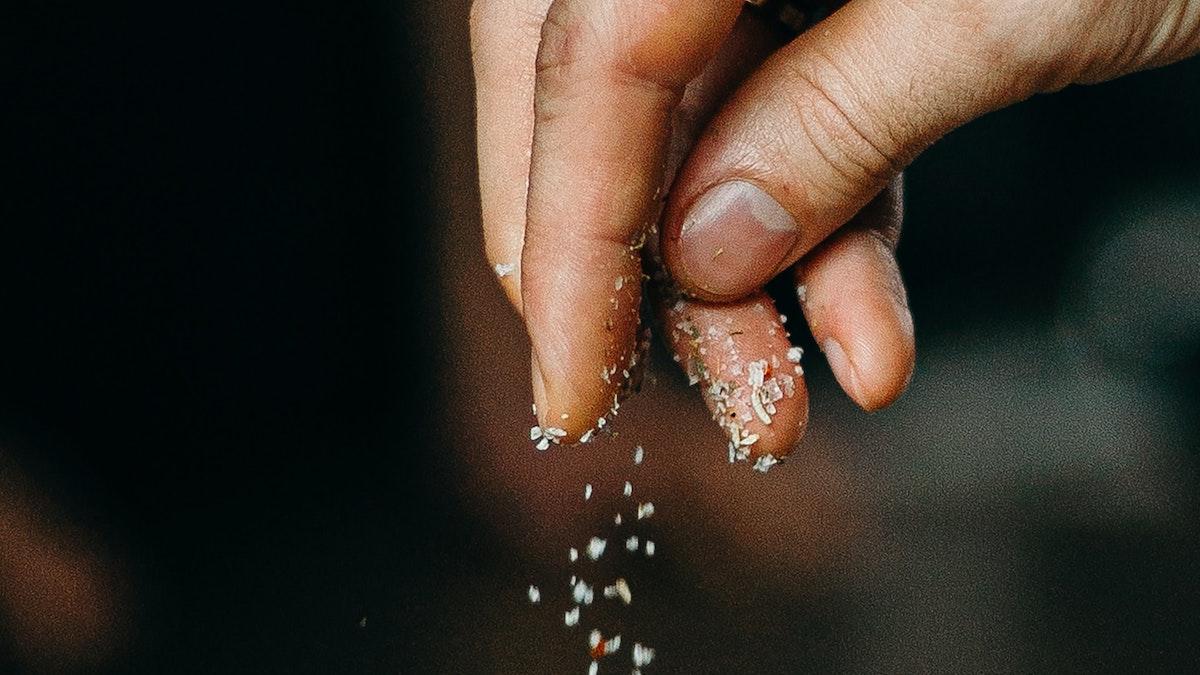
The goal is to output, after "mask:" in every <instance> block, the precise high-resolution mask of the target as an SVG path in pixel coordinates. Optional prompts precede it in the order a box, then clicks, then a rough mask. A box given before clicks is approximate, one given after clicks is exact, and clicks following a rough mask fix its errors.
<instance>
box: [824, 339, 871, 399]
mask: <svg viewBox="0 0 1200 675" xmlns="http://www.w3.org/2000/svg"><path fill="white" fill-rule="evenodd" d="M821 351H823V352H825V360H826V361H828V362H829V369H830V370H832V371H833V376H834V377H835V378H837V381H838V384H840V385H841V386H842V389H844V390H846V393H847V394H849V395H850V398H852V399H854V402H855V403H859V404H860V405H861V402H862V401H864V400H865V399H864V398H863V396H862V394H863V392H862V385H861V384H860V383H859V381H858V374H857V373H855V372H854V366H853V365H852V364H851V363H850V359H849V357H847V356H846V350H844V349H842V345H841V344H839V343H838V341H837V340H834V339H833V338H826V339H825V341H824V342H822V343H821Z"/></svg>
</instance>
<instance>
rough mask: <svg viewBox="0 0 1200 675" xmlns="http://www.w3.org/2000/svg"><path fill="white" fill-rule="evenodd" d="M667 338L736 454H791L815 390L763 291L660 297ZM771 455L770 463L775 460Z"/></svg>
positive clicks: (734, 457)
mask: <svg viewBox="0 0 1200 675" xmlns="http://www.w3.org/2000/svg"><path fill="white" fill-rule="evenodd" d="M660 312H661V314H662V316H663V321H662V323H663V325H664V328H665V330H666V332H667V335H666V337H667V341H668V343H669V344H670V346H671V348H672V349H673V351H674V352H675V354H676V360H677V361H679V363H680V365H681V366H682V367H683V369H684V372H685V373H686V374H687V376H688V380H689V383H690V384H695V385H699V386H700V388H701V393H702V394H703V395H704V400H705V404H706V405H707V406H708V408H709V411H710V412H711V413H712V416H713V420H714V421H715V422H716V423H717V424H718V426H720V427H721V429H722V430H723V431H724V432H725V435H726V436H727V438H728V445H729V448H728V450H729V453H728V454H729V461H730V462H731V463H733V462H738V461H748V462H750V463H752V464H754V465H755V466H756V467H758V466H760V464H759V462H758V460H759V459H760V458H765V457H767V456H768V455H769V456H770V457H771V458H772V460H773V459H781V458H783V457H786V456H787V455H789V454H791V453H792V451H793V450H794V449H795V447H796V445H797V443H798V442H799V441H800V439H801V437H802V436H803V435H804V431H805V427H806V424H807V420H808V392H807V390H806V388H805V386H804V378H803V372H804V371H803V369H802V368H801V367H800V365H799V363H798V362H799V351H798V350H795V349H794V348H793V347H792V346H791V344H790V342H789V341H788V336H787V331H786V330H785V329H784V327H783V324H782V322H781V318H780V316H779V313H778V312H777V311H776V310H775V307H774V304H773V303H772V302H771V299H770V298H769V297H768V296H767V295H765V294H762V293H759V294H755V295H753V296H751V297H748V298H746V299H744V300H742V301H739V302H735V303H730V304H720V305H718V304H712V303H705V302H701V301H698V300H692V299H687V298H676V299H674V300H670V301H661V302H660ZM770 463H772V462H771V461H770V460H768V461H767V462H766V463H765V464H762V465H761V466H764V468H769V466H770Z"/></svg>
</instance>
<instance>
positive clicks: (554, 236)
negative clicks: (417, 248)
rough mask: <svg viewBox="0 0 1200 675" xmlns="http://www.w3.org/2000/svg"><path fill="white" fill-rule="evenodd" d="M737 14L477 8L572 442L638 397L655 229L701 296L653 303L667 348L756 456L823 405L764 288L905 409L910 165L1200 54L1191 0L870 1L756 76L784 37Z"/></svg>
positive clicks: (785, 446)
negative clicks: (976, 126)
mask: <svg viewBox="0 0 1200 675" xmlns="http://www.w3.org/2000/svg"><path fill="white" fill-rule="evenodd" d="M742 4H743V3H742V2H741V1H740V0H718V1H714V2H704V3H697V2H694V1H693V0H654V1H650V0H613V1H610V2H600V1H598V0H557V1H556V2H551V1H550V0H477V3H476V5H475V8H474V10H473V13H472V20H473V25H472V33H473V42H474V50H475V63H476V73H477V81H478V105H479V143H480V171H481V187H482V190H481V192H482V200H483V212H484V228H485V235H486V239H487V248H488V256H489V259H490V260H491V261H492V262H493V263H494V264H497V265H513V266H514V268H513V270H512V273H511V274H508V275H506V276H503V277H502V279H501V282H502V284H503V285H504V288H505V291H506V293H507V294H508V296H509V298H510V300H511V301H512V302H513V304H514V306H515V307H517V309H518V311H520V312H522V314H523V316H524V318H525V321H526V325H527V327H528V330H529V333H530V337H531V341H532V346H533V354H534V363H533V368H532V371H533V380H534V396H535V401H536V402H537V409H538V415H539V423H540V425H541V426H542V427H545V428H554V429H561V432H556V433H555V440H563V441H571V440H575V439H578V438H580V437H581V436H585V435H587V433H588V431H589V430H590V429H592V428H593V427H594V426H596V424H597V420H598V419H599V418H601V417H602V416H603V415H605V414H606V413H607V412H608V411H609V409H610V408H611V407H612V406H613V402H614V396H615V395H616V394H617V392H618V391H619V389H620V388H621V386H622V385H623V384H625V383H626V382H627V379H628V378H627V377H626V376H625V375H624V373H625V371H627V370H629V369H630V362H631V361H632V360H634V358H635V354H636V353H637V346H636V343H637V341H638V335H639V313H638V308H639V305H640V301H641V283H639V282H640V280H641V278H642V277H641V264H642V261H641V255H640V244H641V242H642V241H643V240H644V239H645V237H646V235H647V233H650V235H651V244H652V245H653V243H654V240H655V239H656V238H657V237H655V236H654V231H653V225H654V224H655V223H657V222H659V218H660V215H661V219H662V220H661V222H662V232H661V257H662V259H663V260H664V261H665V265H666V267H667V269H668V270H669V271H670V273H671V277H672V279H673V280H674V282H675V283H677V284H678V286H679V287H680V288H681V289H682V290H683V291H685V292H686V294H687V295H686V296H681V295H678V294H676V293H674V292H672V291H671V290H670V289H669V288H668V289H667V290H666V292H665V293H663V294H661V295H664V296H665V297H660V298H658V299H657V301H656V302H657V303H658V314H659V315H660V317H661V318H662V319H663V324H664V331H665V332H666V337H667V339H668V342H669V344H670V345H671V346H672V348H673V349H674V350H675V351H676V354H677V356H678V358H679V360H680V361H681V362H682V363H685V364H688V367H689V369H690V371H691V372H692V373H693V374H695V375H697V376H698V377H699V378H700V379H702V380H704V382H705V386H704V388H705V391H706V393H707V394H708V396H707V399H708V403H709V406H710V408H713V409H714V412H715V413H720V418H721V419H722V420H724V421H725V422H726V424H725V425H724V426H725V427H726V429H727V431H732V433H734V434H735V435H736V436H737V437H738V438H739V439H740V438H744V437H746V436H751V437H756V438H757V443H755V444H754V445H753V446H750V448H751V452H752V453H753V454H755V455H763V454H768V453H769V454H774V455H782V454H786V452H787V451H788V450H789V449H790V448H791V446H792V445H793V444H794V442H795V440H796V439H797V438H798V436H799V434H800V432H801V429H802V425H803V422H804V419H805V418H806V415H807V396H806V394H805V393H804V388H803V382H802V380H801V379H800V377H799V373H798V372H796V371H794V370H792V364H791V363H788V359H787V357H788V355H789V352H788V349H789V347H790V345H789V344H788V341H787V338H786V335H785V333H784V330H783V326H782V325H781V324H780V322H779V318H778V315H777V313H776V312H775V310H774V307H773V305H772V304H771V303H770V301H769V299H767V298H766V296H765V295H763V294H762V293H761V292H760V291H759V290H758V289H760V288H761V286H762V285H763V284H764V283H765V282H766V281H768V280H769V279H771V278H773V277H774V276H776V275H778V274H782V273H784V272H788V273H790V274H793V275H795V278H796V281H797V285H798V286H799V287H802V288H804V289H805V296H806V297H804V298H802V305H803V307H804V311H805V318H806V319H807V321H808V323H809V325H810V328H811V329H812V331H813V334H814V337H815V338H816V339H817V341H818V343H819V344H821V345H822V346H823V348H824V350H825V351H826V354H827V357H828V359H829V361H830V365H831V367H832V369H833V371H834V374H835V375H836V377H837V378H838V381H839V382H840V383H841V384H842V386H843V388H844V389H846V391H847V393H848V394H849V395H850V396H851V397H852V398H853V399H854V400H855V401H856V402H857V403H859V405H861V406H863V407H865V408H868V409H874V408H878V407H882V406H884V405H887V404H888V403H890V402H891V401H892V400H894V399H895V398H896V397H897V396H898V395H899V394H900V392H901V391H902V390H903V388H904V386H905V384H906V383H907V381H908V378H909V375H910V373H911V371H912V363H913V347H912V332H911V326H912V323H911V318H910V316H909V313H908V309H907V305H906V302H905V299H904V292H903V285H902V283H901V281H900V277H899V272H898V269H897V267H896V264H895V258H894V255H893V248H894V244H895V235H896V232H897V230H898V223H899V218H898V214H899V208H898V204H899V196H898V189H892V190H885V187H886V186H888V185H892V186H896V185H897V182H896V181H895V178H896V177H897V175H898V173H899V171H900V169H901V168H902V167H903V166H905V165H906V164H907V163H908V162H909V161H911V160H912V159H913V158H914V157H915V156H916V155H917V154H918V153H919V152H920V151H921V150H922V149H923V148H925V147H926V146H928V145H929V144H930V143H932V142H934V141H935V140H936V139H937V138H939V137H940V136H941V135H943V134H944V133H946V132H947V131H949V130H951V129H953V128H955V127H957V126H959V125H961V124H964V123H966V122H967V121H970V120H971V119H974V118H975V117H977V116H979V115H982V114H984V113H986V112H988V111H991V110H994V109H996V108H999V107H1002V106H1004V105H1007V104H1009V103H1012V102H1015V101H1018V100H1022V99H1024V98H1026V97H1028V96H1031V95H1033V94H1035V93H1038V92H1045V91H1052V90H1055V89H1059V88H1062V87H1064V86H1066V85H1068V84H1071V83H1076V82H1078V83H1088V82H1097V81H1101V80H1105V79H1109V78H1112V77H1116V76H1119V75H1122V74H1125V73H1127V72H1131V71H1134V70H1138V69H1142V68H1149V67H1153V66H1157V65H1163V64H1166V63H1170V62H1172V61H1175V60H1179V59H1182V58H1185V57H1187V56H1190V55H1191V54H1194V53H1195V52H1196V51H1197V50H1198V49H1200V2H1197V1H1195V0H1193V1H1187V0H1141V1H1139V2H1127V3H1122V2H1115V1H1112V0H1108V1H1105V0H1075V1H1073V2H1071V1H1068V2H1064V1H1062V0H1009V1H1007V2H1003V1H1002V2H983V1H982V0H906V1H904V2H897V1H895V0H852V2H850V3H848V4H847V5H846V6H845V7H843V8H842V9H841V10H839V11H838V12H836V13H835V14H834V15H833V16H831V17H829V18H828V19H827V20H826V21H824V22H823V23H822V24H820V26H819V27H818V28H817V29H816V30H813V31H810V32H808V33H805V34H803V35H801V36H800V37H798V38H796V39H795V40H793V41H791V42H790V43H788V44H787V45H786V46H784V47H782V48H781V49H779V50H778V51H777V52H775V53H774V54H772V55H771V56H770V57H769V58H767V59H766V61H765V62H764V63H762V64H761V65H760V66H758V67H757V68H756V69H754V71H753V73H752V74H750V75H749V77H746V75H747V71H748V70H749V69H751V68H753V67H754V65H757V61H756V59H755V58H754V57H746V58H742V59H739V56H740V55H742V54H745V53H748V52H754V51H755V50H756V49H758V50H761V49H762V48H763V45H764V41H763V40H761V39H758V40H756V39H748V38H746V35H747V33H753V32H754V31H753V30H749V31H747V30H745V29H743V28H742V27H743V26H744V24H745V22H744V21H741V22H739V21H738V19H737V17H738V14H739V13H740V12H741V9H742ZM735 23H736V24H737V25H738V27H739V28H738V29H736V30H735V28H734V26H735ZM748 63H749V64H751V66H750V68H747V64H748ZM743 78H745V81H744V82H742V79H743ZM732 82H742V84H741V85H740V86H739V87H738V88H737V90H736V91H734V92H733V93H732V94H730V95H728V96H726V94H727V90H728V89H729V85H730V84H731V83H732ZM718 104H720V109H719V111H716V112H715V116H714V117H712V119H711V120H708V118H709V116H710V115H711V114H712V113H713V111H714V109H715V108H716V107H717V106H718ZM705 122H707V124H706V123H705ZM697 137H698V138H697ZM693 140H694V141H695V144H694V147H693V146H692V144H691V143H692V141H693ZM689 147H690V148H691V149H690V154H689V153H687V152H685V151H684V149H685V148H689ZM685 156H686V161H683V162H682V168H680V170H679V172H678V174H677V175H676V174H675V172H674V171H673V169H674V168H675V167H674V166H673V165H674V164H676V163H678V160H681V159H683V158H684V157H685ZM673 160H675V161H673ZM672 179H673V180H672ZM664 185H670V192H669V194H668V196H667V200H666V204H665V210H663V209H662V208H661V207H662V204H660V202H659V199H658V197H659V196H660V195H661V194H662V193H663V189H664ZM710 189H711V190H712V191H711V192H710ZM868 204H873V207H872V208H864V207H866V206H867V205H868ZM697 207H702V208H697ZM660 211H661V213H660ZM847 223H849V225H848V224H847ZM685 224H686V227H685ZM501 269H505V268H501ZM751 364H766V365H767V366H768V367H769V370H768V372H767V373H766V377H765V378H764V379H766V380H767V381H772V380H773V381H774V385H775V386H779V387H780V389H781V390H782V389H783V388H784V387H783V386H782V385H783V384H787V382H786V381H785V380H784V379H783V378H784V376H786V377H787V378H790V380H791V385H792V386H791V388H790V389H791V392H792V393H791V395H790V396H788V395H786V393H785V392H782V391H780V392H776V393H775V394H772V393H771V392H769V391H766V388H764V387H762V386H758V383H757V381H754V382H752V381H751V378H752V377H753V376H752V373H755V372H757V371H759V370H761V368H751V367H750V365H751ZM602 369H603V371H604V373H605V375H601V371H602ZM764 392H765V393H764ZM776 396H779V398H778V400H771V401H770V402H769V403H770V406H771V408H772V409H773V410H774V412H771V411H770V410H767V411H761V410H759V409H758V408H760V407H761V404H762V402H763V401H764V400H766V399H768V398H775V397H776ZM723 397H724V401H722V398H723ZM756 401H757V403H756ZM726 403H727V404H728V406H729V407H730V408H732V415H731V416H730V415H729V414H728V413H729V411H727V410H725V409H724V408H722V405H725V404H726ZM764 412H765V416H764V415H763V414H760V413H764ZM768 420H769V422H768ZM731 421H732V423H730V422H731ZM558 433H561V437H559V436H558Z"/></svg>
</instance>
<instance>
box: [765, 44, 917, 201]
mask: <svg viewBox="0 0 1200 675" xmlns="http://www.w3.org/2000/svg"><path fill="white" fill-rule="evenodd" d="M788 79H789V80H790V81H791V82H792V83H793V84H794V86H792V87H791V91H790V95H789V97H788V101H789V103H790V105H791V107H792V108H793V117H794V118H795V119H796V121H797V123H798V125H799V127H800V131H801V132H802V133H803V134H804V137H805V140H806V142H807V143H809V144H811V146H812V149H813V150H814V151H815V153H816V155H817V156H818V158H819V159H820V160H821V161H823V162H824V163H825V164H826V165H827V167H828V168H829V169H830V170H831V171H832V173H833V175H834V176H836V177H838V178H839V179H840V181H845V182H846V183H849V184H850V185H852V186H854V187H856V188H857V187H860V186H861V187H871V186H875V187H882V186H883V185H884V184H886V183H887V181H888V180H890V179H891V178H892V177H893V176H895V175H896V174H897V173H898V172H899V170H900V168H901V162H900V161H899V159H898V151H897V150H896V149H895V148H894V147H893V144H892V143H890V142H888V141H887V140H886V138H885V134H883V133H881V132H880V131H878V130H877V129H876V128H875V126H874V125H873V123H872V122H871V121H870V120H869V119H868V118H869V116H868V115H866V114H863V112H862V111H863V110H864V109H865V107H864V106H863V105H861V104H860V103H859V102H857V101H856V100H855V99H856V97H855V95H854V94H853V93H852V92H851V90H850V89H849V88H848V87H847V86H846V85H845V84H844V83H838V82H837V78H836V77H831V76H829V75H821V76H818V75H816V74H815V73H813V72H811V71H810V70H808V69H806V68H797V69H796V70H795V72H794V73H793V76H792V77H790V78H788Z"/></svg>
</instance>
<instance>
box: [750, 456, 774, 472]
mask: <svg viewBox="0 0 1200 675" xmlns="http://www.w3.org/2000/svg"><path fill="white" fill-rule="evenodd" d="M778 463H779V460H777V459H775V456H774V455H772V454H769V453H768V454H766V455H763V456H761V457H759V458H758V459H757V460H755V462H754V470H755V471H757V472H759V473H766V472H768V471H770V470H771V467H773V466H775V465H776V464H778Z"/></svg>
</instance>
